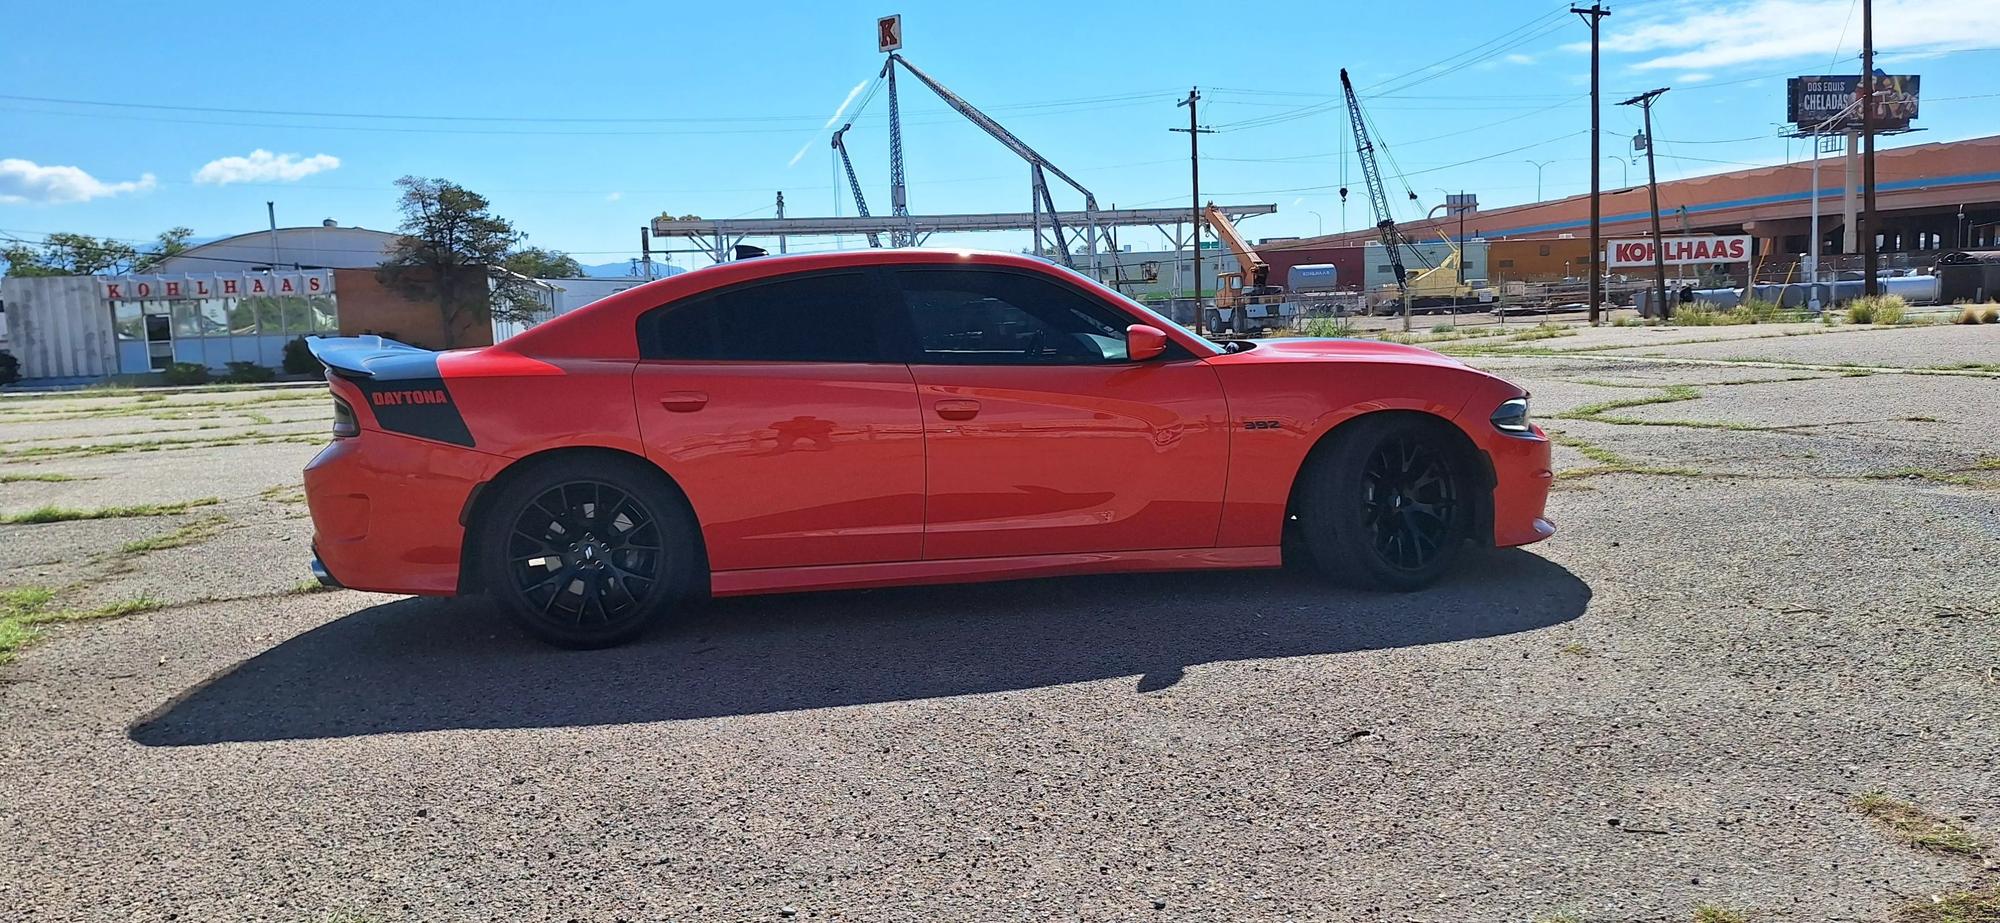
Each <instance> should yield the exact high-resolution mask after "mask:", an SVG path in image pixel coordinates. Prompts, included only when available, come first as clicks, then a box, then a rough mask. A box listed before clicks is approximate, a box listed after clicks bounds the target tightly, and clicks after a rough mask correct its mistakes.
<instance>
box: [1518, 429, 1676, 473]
mask: <svg viewBox="0 0 2000 923" xmlns="http://www.w3.org/2000/svg"><path fill="white" fill-rule="evenodd" d="M1549 441H1551V442H1554V443H1555V444H1556V445H1560V446H1568V447H1569V448H1572V449H1575V450H1577V452H1579V453H1581V454H1582V455H1583V457H1585V458H1588V459H1590V460H1591V461H1594V462H1596V463H1597V464H1596V465H1593V466H1591V467H1589V468H1571V469H1569V470H1567V471H1558V472H1556V477H1558V478H1562V479H1565V480H1575V479H1577V478H1588V477H1596V476H1598V475H1602V474H1651V475H1657V476H1662V477H1681V478H1698V477H1703V476H1704V473H1703V472H1701V471H1697V470H1695V469H1693V468H1666V467H1659V466H1655V465H1642V464H1639V463H1638V462H1635V461H1633V460H1631V459H1629V458H1626V457H1625V456H1623V455H1620V454H1618V453H1616V452H1613V451H1611V450H1610V449H1607V448H1605V447H1603V446H1600V445H1597V444H1595V443H1592V442H1588V441H1586V440H1583V439H1578V438H1576V437H1575V436H1570V435H1567V434H1564V433H1560V432H1550V433H1549Z"/></svg>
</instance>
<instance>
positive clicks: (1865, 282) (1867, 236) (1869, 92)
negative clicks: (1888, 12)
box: [1861, 0, 1882, 295]
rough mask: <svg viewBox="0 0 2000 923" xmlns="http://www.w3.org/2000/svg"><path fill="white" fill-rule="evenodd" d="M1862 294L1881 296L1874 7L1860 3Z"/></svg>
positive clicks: (1866, 2)
mask: <svg viewBox="0 0 2000 923" xmlns="http://www.w3.org/2000/svg"><path fill="white" fill-rule="evenodd" d="M1861 145H1862V147H1861V294H1863V295H1880V294H1882V283H1881V281H1880V280H1878V279H1876V278H1875V273H1876V270H1878V269H1879V268H1880V259H1881V258H1880V257H1879V256H1878V255H1877V254H1876V252H1875V4H1874V3H1871V2H1870V0H1861Z"/></svg>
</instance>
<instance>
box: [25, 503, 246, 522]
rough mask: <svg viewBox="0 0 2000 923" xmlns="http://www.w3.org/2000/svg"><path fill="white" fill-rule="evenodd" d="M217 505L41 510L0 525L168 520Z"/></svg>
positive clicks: (149, 504)
mask: <svg viewBox="0 0 2000 923" xmlns="http://www.w3.org/2000/svg"><path fill="white" fill-rule="evenodd" d="M221 502H222V499H221V498H219V497H203V498H201V499H199V500H183V501H181V502H179V503H142V504H139V505H137V506H107V507H101V508H99V509H94V510H78V509H69V508H66V507H60V506H41V507H36V508H35V509H32V510H29V511H27V512H25V513H12V514H9V515H5V516H0V525H32V524H41V523H50V522H72V521H75V520H79V519H127V518H132V517H139V516H172V515H174V514H176V513H185V512H187V511H188V510H191V509H194V508H195V507H198V506H214V505H215V504H217V503H221Z"/></svg>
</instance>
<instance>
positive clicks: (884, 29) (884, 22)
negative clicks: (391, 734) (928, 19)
mask: <svg viewBox="0 0 2000 923" xmlns="http://www.w3.org/2000/svg"><path fill="white" fill-rule="evenodd" d="M901 47H903V14H901V13H897V14H895V15H894V16H884V17H882V18H880V19H877V20H875V50H877V51H883V52H889V51H895V50H896V49H898V48H901Z"/></svg>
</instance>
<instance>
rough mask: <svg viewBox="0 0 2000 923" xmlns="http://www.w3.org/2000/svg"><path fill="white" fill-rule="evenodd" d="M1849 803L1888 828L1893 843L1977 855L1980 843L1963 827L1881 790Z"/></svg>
mask: <svg viewBox="0 0 2000 923" xmlns="http://www.w3.org/2000/svg"><path fill="white" fill-rule="evenodd" d="M1849 806H1851V807H1852V808H1854V810H1856V811H1859V812H1861V813H1862V814H1863V815H1865V816H1867V817H1872V818H1874V819H1875V820H1876V821H1878V822H1880V823H1881V824H1882V826H1884V827H1886V828H1888V830H1889V835H1890V836H1892V837H1895V839H1896V842H1899V843H1902V844H1904V845H1907V846H1913V847H1916V848H1917V849H1921V850H1925V851H1927V852H1936V853H1946V854H1949V855H1959V856H1978V855H1980V854H1981V853H1982V852H1983V851H1984V850H1985V846H1984V844H1982V843H1980V842H1979V839H1978V838H1977V837H1974V836H1973V835H1972V834H1971V833H1968V832H1967V831H1966V829H1965V828H1964V827H1961V826H1959V825H1958V824H1956V823H1953V822H1952V821H1950V820H1948V819H1946V818H1943V817H1939V816H1938V815H1936V814H1932V813H1931V812H1929V811H1926V810H1924V809H1923V808H1920V807H1917V806H1916V805H1914V804H1910V803H1909V802H1906V801H1897V800H1896V799H1894V798H1891V797H1889V796H1888V795H1885V794H1883V793H1881V792H1868V793H1866V794H1863V795H1860V796H1857V797H1856V798H1855V799H1854V800H1853V801H1851V802H1849Z"/></svg>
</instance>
